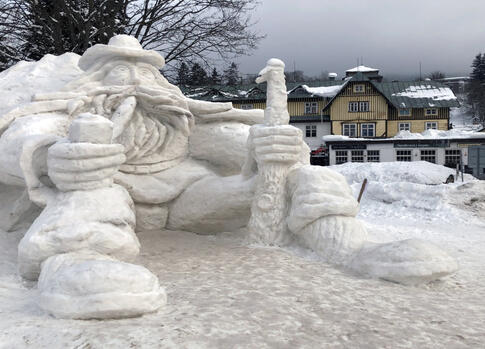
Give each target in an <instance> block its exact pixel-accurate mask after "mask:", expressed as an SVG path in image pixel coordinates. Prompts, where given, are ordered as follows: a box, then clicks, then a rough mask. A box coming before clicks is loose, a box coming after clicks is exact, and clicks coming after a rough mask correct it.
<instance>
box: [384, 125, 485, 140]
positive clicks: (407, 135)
mask: <svg viewBox="0 0 485 349" xmlns="http://www.w3.org/2000/svg"><path fill="white" fill-rule="evenodd" d="M484 137H485V134H483V133H481V132H474V131H468V130H465V129H461V128H460V129H451V130H447V131H443V130H426V131H424V132H421V133H411V132H409V131H400V132H399V133H398V134H397V135H395V136H394V137H393V139H450V138H484Z"/></svg>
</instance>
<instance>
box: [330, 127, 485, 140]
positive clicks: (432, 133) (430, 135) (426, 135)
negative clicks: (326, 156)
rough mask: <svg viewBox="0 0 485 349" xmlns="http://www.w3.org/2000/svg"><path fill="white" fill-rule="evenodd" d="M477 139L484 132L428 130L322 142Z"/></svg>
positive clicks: (483, 136) (339, 136)
mask: <svg viewBox="0 0 485 349" xmlns="http://www.w3.org/2000/svg"><path fill="white" fill-rule="evenodd" d="M475 138H485V135H484V134H483V133H482V132H475V131H467V130H463V129H451V130H447V131H441V130H426V131H424V132H422V133H411V132H409V131H401V132H399V133H398V134H397V135H395V136H394V137H391V138H378V139H375V138H372V139H369V138H351V137H348V136H341V135H327V136H323V137H322V140H323V141H324V142H334V141H370V140H371V141H382V142H389V141H396V140H412V139H414V140H418V139H422V140H432V139H475Z"/></svg>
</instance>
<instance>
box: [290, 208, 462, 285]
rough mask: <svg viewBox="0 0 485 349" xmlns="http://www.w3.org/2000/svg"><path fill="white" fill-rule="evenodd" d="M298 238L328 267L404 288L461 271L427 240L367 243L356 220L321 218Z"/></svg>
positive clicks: (307, 227) (365, 235)
mask: <svg viewBox="0 0 485 349" xmlns="http://www.w3.org/2000/svg"><path fill="white" fill-rule="evenodd" d="M298 236H299V240H300V241H301V243H302V244H303V245H304V246H305V247H307V248H310V249H311V250H313V251H315V252H317V253H318V254H319V255H320V256H321V257H323V258H324V259H325V260H326V261H327V262H328V263H331V264H336V265H340V266H342V267H344V268H347V269H350V270H352V271H354V272H357V273H358V274H361V275H365V276H370V277H376V278H380V279H384V280H387V281H392V282H397V283H401V284H406V285H416V284H421V283H427V282H430V281H435V280H438V279H440V278H442V277H444V276H446V275H449V274H451V273H454V272H455V271H456V270H457V269H458V265H457V263H456V261H455V260H454V259H453V258H452V257H450V256H448V255H447V254H446V253H445V252H444V251H443V250H441V249H440V248H439V247H437V246H435V245H434V244H432V243H430V242H427V241H424V240H420V239H409V240H403V241H396V242H391V243H384V244H376V243H371V242H368V241H366V240H367V232H366V231H365V228H364V227H363V224H362V223H361V222H360V221H358V220H357V219H356V218H354V217H346V216H334V215H331V216H325V217H322V218H319V219H318V220H316V221H314V222H313V223H310V224H308V225H307V226H306V227H304V228H303V229H302V230H301V231H300V233H298Z"/></svg>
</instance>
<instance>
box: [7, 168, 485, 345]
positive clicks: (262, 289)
mask: <svg viewBox="0 0 485 349" xmlns="http://www.w3.org/2000/svg"><path fill="white" fill-rule="evenodd" d="M333 169H335V170H337V171H339V172H341V173H342V174H344V175H345V176H346V177H347V180H348V181H349V183H350V184H351V185H352V188H353V189H354V192H355V195H357V192H358V191H359V190H360V186H361V181H362V180H363V178H367V179H368V181H369V184H368V187H367V190H366V192H365V194H364V197H363V200H362V202H361V211H360V214H359V218H360V219H362V220H363V221H364V222H365V224H366V226H367V228H368V230H369V232H370V236H371V238H372V239H373V240H374V241H391V240H396V239H405V238H410V237H420V238H424V239H427V240H431V241H433V242H435V243H436V244H438V245H439V246H441V247H442V248H443V249H445V250H446V251H447V252H449V253H450V254H451V255H452V256H454V257H455V258H456V259H457V260H458V262H459V264H460V270H459V271H458V273H457V274H455V275H453V276H451V277H449V278H447V279H446V280H443V281H442V282H438V283H434V284H431V285H425V286H419V287H407V286H402V285H398V284H392V283H389V282H384V281H380V280H369V279H363V278H359V277H356V276H353V275H351V274H349V273H347V272H345V271H343V270H338V269H335V268H334V267H332V266H329V265H327V264H325V263H322V262H321V261H319V259H318V257H316V256H315V255H314V254H312V253H309V252H308V251H303V250H301V249H296V248H288V249H278V248H255V247H249V246H246V245H245V243H244V240H243V238H242V236H243V234H242V233H239V234H237V233H232V234H220V235H218V236H202V235H195V234H191V233H186V232H168V231H146V232H140V233H139V237H140V240H141V243H142V253H141V255H140V257H139V262H140V263H142V264H143V265H145V266H147V267H148V268H149V269H150V270H151V271H153V272H154V273H155V274H156V275H157V276H158V277H159V279H160V281H161V283H162V284H163V285H164V286H165V287H166V290H167V293H168V305H167V306H166V307H165V308H163V309H162V310H160V311H159V312H157V313H155V314H150V315H146V316H143V317H141V318H133V319H124V320H112V321H95V320H93V321H72V320H57V319H54V318H52V317H50V316H48V315H46V314H44V313H43V312H42V311H41V310H40V309H39V308H38V307H37V306H36V304H35V297H36V289H35V284H30V283H26V282H23V281H22V280H20V278H19V277H18V275H17V272H16V269H17V266H16V246H17V243H18V241H19V239H20V238H21V237H22V234H23V232H22V231H17V232H13V233H5V232H0V249H1V250H2V251H3V254H1V255H0V348H170V347H172V348H443V347H446V348H480V347H484V345H485V331H484V327H483V326H484V325H483V324H484V320H485V268H484V265H485V253H484V251H485V182H484V181H477V180H474V179H472V178H471V177H469V176H466V177H465V183H461V182H458V183H454V184H448V185H444V184H441V183H442V182H444V181H445V179H446V177H447V176H448V174H450V173H453V170H450V169H447V168H444V167H441V166H437V165H433V164H428V163H424V162H413V163H375V164H371V163H365V164H344V165H339V166H334V167H333Z"/></svg>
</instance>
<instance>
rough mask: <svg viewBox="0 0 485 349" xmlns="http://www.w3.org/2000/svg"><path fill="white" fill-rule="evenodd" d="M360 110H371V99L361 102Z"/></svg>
mask: <svg viewBox="0 0 485 349" xmlns="http://www.w3.org/2000/svg"><path fill="white" fill-rule="evenodd" d="M359 111H361V112H367V111H369V101H362V102H359Z"/></svg>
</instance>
